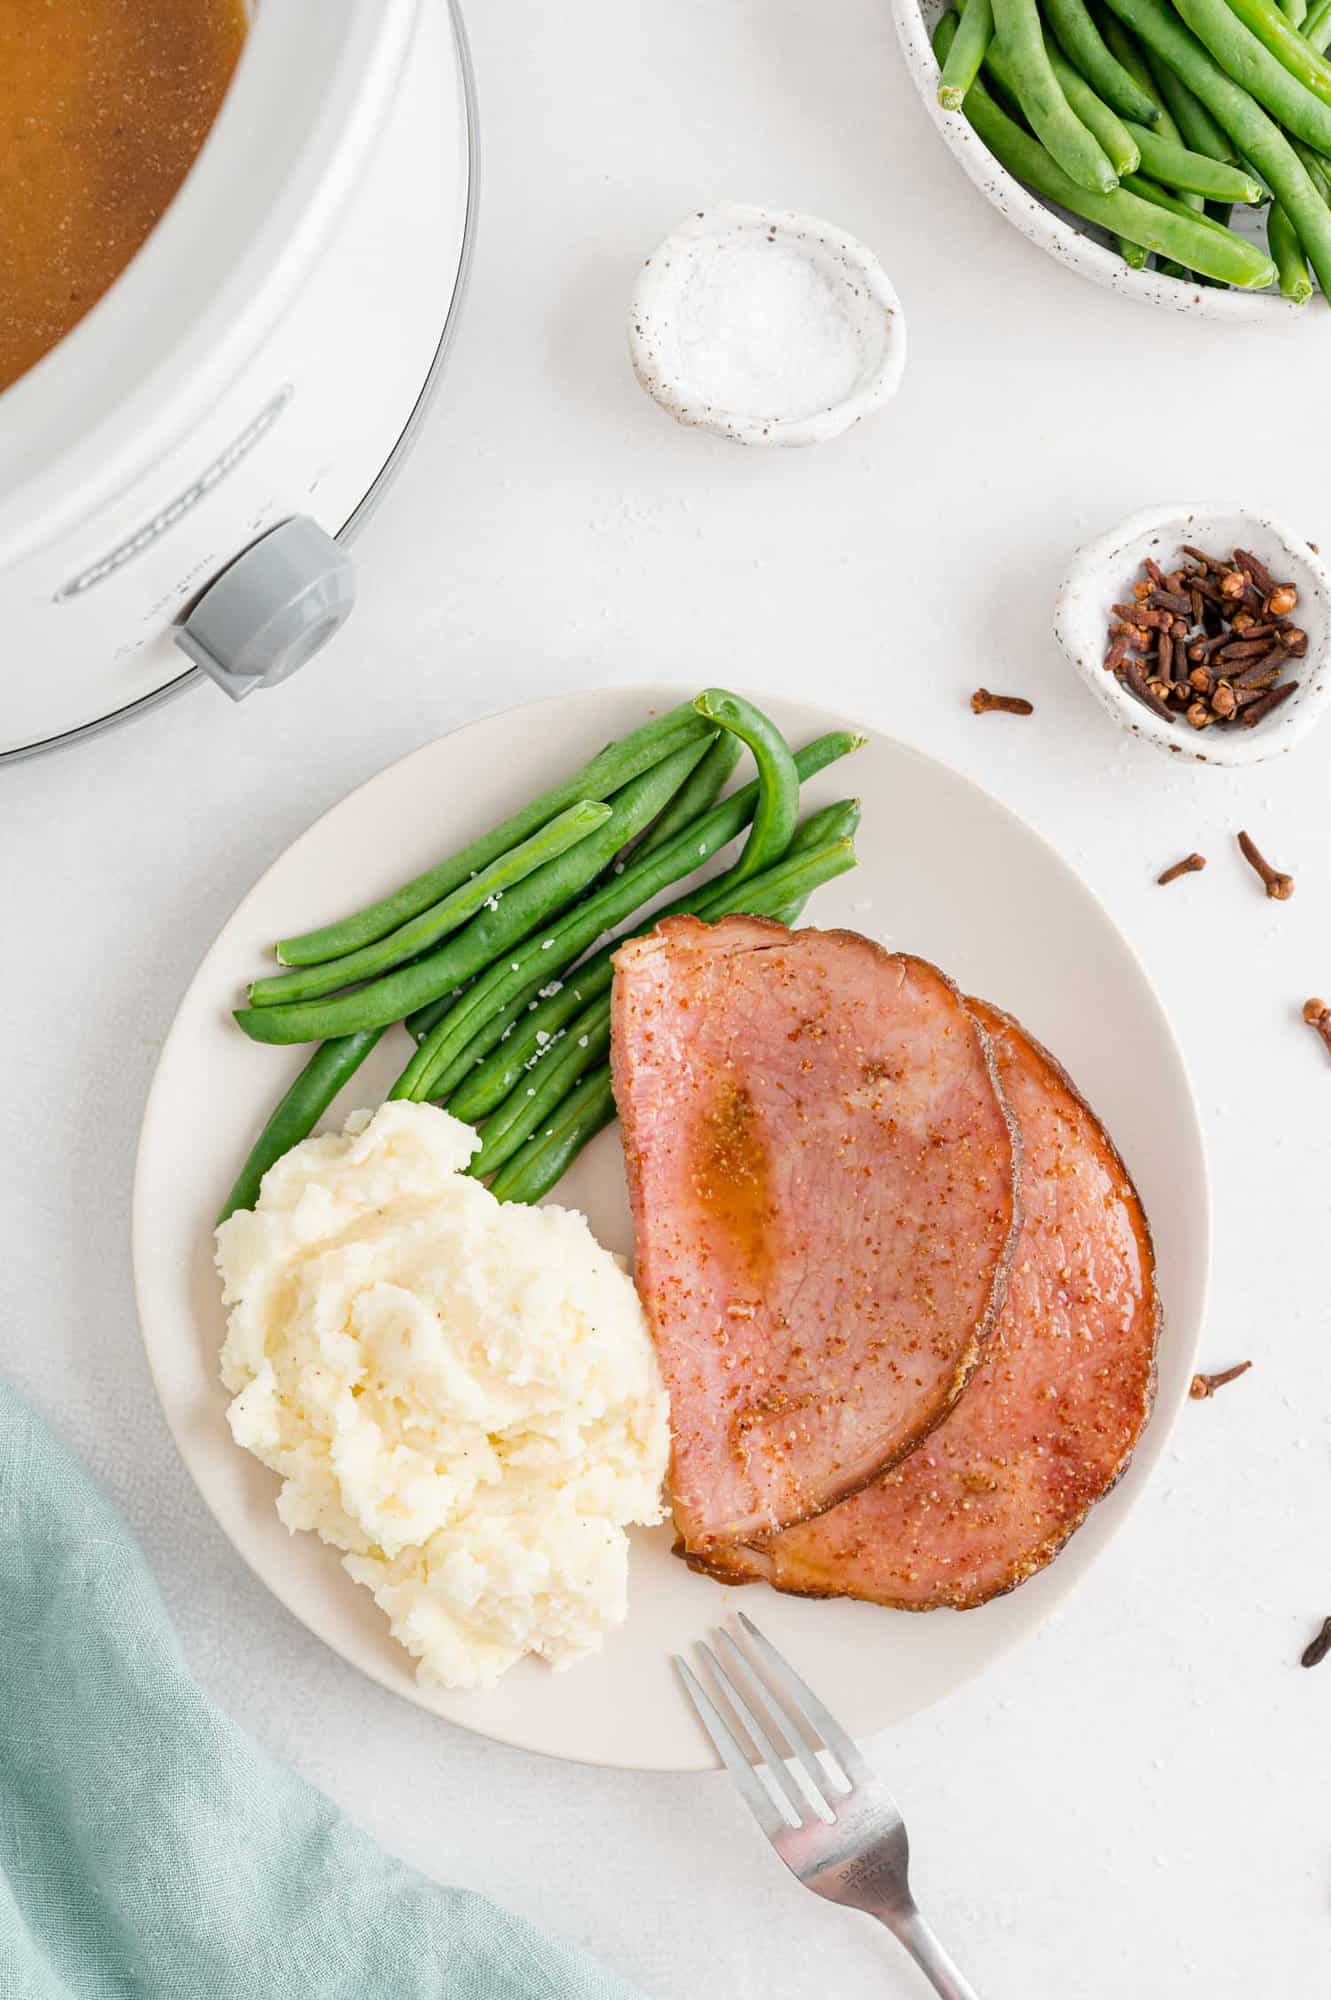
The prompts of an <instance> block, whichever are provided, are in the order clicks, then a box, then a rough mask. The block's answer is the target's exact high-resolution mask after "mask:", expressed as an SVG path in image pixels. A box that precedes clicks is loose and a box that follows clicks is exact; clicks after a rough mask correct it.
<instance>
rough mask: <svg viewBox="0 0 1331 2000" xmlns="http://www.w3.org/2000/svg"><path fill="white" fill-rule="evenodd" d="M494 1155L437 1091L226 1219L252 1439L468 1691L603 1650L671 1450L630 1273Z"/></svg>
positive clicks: (306, 1147) (238, 1393)
mask: <svg viewBox="0 0 1331 2000" xmlns="http://www.w3.org/2000/svg"><path fill="white" fill-rule="evenodd" d="M478 1143H479V1141H478V1140H477V1137H476V1134H475V1133H474V1132H473V1131H472V1130H471V1129H470V1127H469V1126H466V1125H463V1124H460V1123H459V1121H458V1120H457V1119H456V1118H452V1117H450V1116H449V1115H448V1113H447V1112H445V1111H439V1110H436V1109H435V1108H434V1107H432V1106H430V1105H423V1104H396V1103H395V1104H386V1105H385V1106H384V1107H383V1108H382V1110H380V1111H377V1112H375V1113H374V1114H373V1115H371V1114H370V1113H369V1112H366V1111H358V1112H355V1113H353V1114H352V1116H351V1117H350V1118H349V1119H348V1120H347V1124H346V1129H345V1131H344V1132H343V1133H341V1134H329V1135H327V1136H324V1137H319V1138H315V1139H307V1140H306V1141H305V1142H304V1144H303V1145H300V1146H297V1147H295V1148H294V1149H293V1150H292V1151H291V1152H290V1153H288V1154H287V1155H286V1157H285V1158H284V1159H282V1160H279V1161H278V1163H277V1165H276V1166H274V1167H273V1168H272V1169H271V1170H270V1172H269V1173H268V1174H267V1176H266V1177H265V1179H264V1183H263V1191H262V1194H261V1195H260V1198H259V1204H258V1207H257V1208H256V1209H255V1210H253V1211H252V1212H249V1211H246V1212H242V1213H239V1214H237V1215H234V1216H232V1217H231V1219H230V1220H229V1221H228V1222H225V1223H223V1225H222V1227H221V1228H220V1229H219V1230H218V1232H217V1263H218V1269H219V1270H220V1272H221V1274H222V1281H223V1285H224V1288H225V1297H226V1302H227V1304H228V1305H229V1306H230V1307H231V1317H230V1323H229V1326H228V1329H227V1337H226V1344H225V1346H224V1347H223V1349H222V1380H223V1382H224V1383H225V1384H226V1386H227V1388H228V1389H229V1390H230V1391H231V1392H232V1394H233V1396H234V1399H235V1400H234V1401H233V1402H232V1404H231V1407H230V1411H229V1417H230V1422H231V1429H232V1431H233V1433H234V1435H235V1437H236V1440H237V1442H238V1443H240V1444H243V1445H245V1446H246V1447H247V1449H248V1450H250V1451H252V1452H254V1453H255V1455H256V1456H257V1457H259V1458H261V1459H262V1460H263V1462H264V1464H265V1465H267V1466H271V1468H272V1469H273V1471H274V1472H276V1473H278V1474H280V1476H281V1479H282V1491H281V1493H280V1495H279V1497H278V1502H277V1511H278V1514H279V1515H280V1517H281V1519H282V1520H283V1521H284V1522H285V1523H286V1525H287V1527H288V1528H290V1529H292V1530H295V1529H297V1528H312V1529H313V1530H314V1531H315V1532H316V1533H317V1534H319V1535H321V1536H322V1537H323V1539H324V1540H325V1541H327V1542H331V1543H332V1544H333V1545H334V1546H335V1547H336V1548H339V1549H343V1550H345V1551H346V1555H345V1557H344V1561H345V1565H346V1567H347V1569H348V1570H349V1571H350V1572H351V1574H352V1576H354V1577H355V1578H356V1579H357V1581H358V1582H361V1583H363V1584H365V1585H367V1586H368V1588H369V1589H370V1590H372V1591H373V1593H374V1596H375V1599H376V1601H377V1602H378V1604H379V1605H380V1606H381V1608H382V1609H383V1610H384V1611H385V1612H386V1613H387V1616H388V1618H389V1621H390V1623H391V1625H392V1628H393V1632H394V1634H395V1635H396V1637H397V1638H398V1639H399V1640H400V1641H401V1642H402V1644H403V1645H404V1646H405V1647H406V1648H407V1650H408V1651H409V1652H410V1653H412V1654H414V1655H415V1657H416V1658H417V1659H418V1660H419V1662H420V1667H419V1672H420V1674H421V1676H422V1678H428V1679H433V1680H436V1681H440V1682H442V1683H443V1684H444V1686H446V1687H452V1688H471V1687H484V1686H488V1685H490V1684H492V1683H493V1682H494V1681H496V1680H497V1679H498V1678H499V1676H500V1675H501V1674H502V1673H503V1672H504V1671H505V1669H506V1668H508V1667H510V1666H512V1665H513V1663H514V1661H515V1660H518V1659H520V1658H521V1657H522V1655H523V1654H524V1653H538V1654H540V1655H541V1656H542V1657H543V1658H545V1659H547V1660H549V1661H550V1662H551V1663H552V1664H553V1665H554V1666H556V1667H563V1666H567V1665H569V1663H570V1662H572V1661H574V1660H576V1659H578V1658H579V1657H581V1655H583V1654H584V1653H588V1652H592V1651H594V1650H595V1649H596V1648H597V1647H598V1646H599V1645H600V1643H601V1639H602V1636H603V1634H604V1633H605V1632H606V1630H607V1629H608V1628H609V1627H610V1626H612V1625H615V1624H617V1623H618V1622H619V1621H620V1620H621V1619H622V1618H623V1617H624V1614H625V1611H626V1609H627V1582H628V1539H627V1536H626V1534H625V1532H624V1531H625V1528H626V1526H627V1525H628V1524H629V1523H630V1522H634V1521H641V1522H654V1521H657V1520H659V1519H660V1518H661V1504H660V1495H661V1482H662V1478H663V1476H664V1472H665V1463H666V1452H667V1426H666V1403H665V1395H664V1392H663V1390H662V1387H661V1382H660V1377H659V1375H658V1373H657V1367H656V1358H655V1355H654V1353H653V1351H652V1347H651V1342H650V1339H649V1336H648V1332H647V1326H646V1322H645V1320H644V1318H643V1314H642V1308H641V1307H640V1305H639V1304H638V1298H637V1294H636V1293H635V1291H634V1289H633V1285H632V1282H631V1280H630V1279H629V1278H628V1277H627V1275H626V1274H625V1272H624V1271H623V1269H622V1268H621V1267H620V1265H619V1264H618V1262H617V1261H616V1260H615V1259H614V1258H613V1257H612V1256H611V1255H610V1253H609V1252H608V1251H606V1250H603V1249H602V1248H601V1246H600V1245H599V1244H598V1243H597V1242H596V1240H595V1238H594V1237H593V1236H592V1233H591V1231H590V1230H589V1228H588V1227H587V1224H586V1221H585V1220H584V1218H583V1217H582V1216H580V1215H576V1214H573V1213H572V1212H570V1211H568V1210H566V1209H560V1208H523V1207H520V1206H516V1205H504V1204H501V1203H500V1202H498V1201H496V1200H495V1198H494V1196H493V1195H491V1194H490V1193H489V1192H488V1190H487V1189H486V1188H484V1187H482V1186H481V1184H480V1182H479V1181H475V1180H472V1179H470V1178H468V1176H467V1175H465V1174H464V1173H463V1172H462V1169H463V1168H464V1167H465V1166H466V1163H467V1161H468V1159H469V1158H470V1157H471V1154H472V1152H473V1151H474V1150H475V1147H476V1146H477V1144H478Z"/></svg>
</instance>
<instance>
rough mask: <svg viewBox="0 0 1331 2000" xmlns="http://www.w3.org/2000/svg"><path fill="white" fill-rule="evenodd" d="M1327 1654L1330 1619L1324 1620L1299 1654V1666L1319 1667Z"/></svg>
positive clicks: (1329, 1642)
mask: <svg viewBox="0 0 1331 2000" xmlns="http://www.w3.org/2000/svg"><path fill="white" fill-rule="evenodd" d="M1328 1653H1331V1618H1324V1619H1323V1620H1322V1623H1321V1626H1320V1628H1319V1630H1318V1631H1317V1633H1316V1635H1315V1636H1314V1637H1313V1638H1311V1639H1310V1640H1309V1641H1308V1643H1307V1645H1306V1646H1305V1647H1304V1649H1303V1651H1302V1652H1301V1653H1300V1654H1299V1665H1300V1666H1301V1667H1320V1666H1321V1664H1322V1662H1323V1660H1324V1659H1325V1658H1326V1656H1327V1654H1328Z"/></svg>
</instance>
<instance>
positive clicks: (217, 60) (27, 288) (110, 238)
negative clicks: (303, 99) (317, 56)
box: [0, 0, 246, 390]
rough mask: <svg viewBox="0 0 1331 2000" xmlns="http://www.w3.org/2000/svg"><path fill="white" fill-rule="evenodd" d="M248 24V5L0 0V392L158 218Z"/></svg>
mask: <svg viewBox="0 0 1331 2000" xmlns="http://www.w3.org/2000/svg"><path fill="white" fill-rule="evenodd" d="M245 27H246V12H245V7H244V4H243V0H0V390H4V389H6V388H8V386H9V384H10V383H11V382H13V381H15V380H16V379H17V377H18V376H20V375H22V374H23V372H24V371H25V369H28V368H31V366H32V364H33V362H34V361H39V360H40V359H41V357H42V355H43V354H45V353H46V351H47V349H48V348H51V347H54V346H55V344H56V342H57V341H58V340H60V339H61V338H62V336H63V335H64V334H66V333H68V332H69V329H70V328H71V327H72V326H73V325H74V324H75V322H76V321H78V320H80V319H82V317H83V315H84V313H86V312H87V310H88V308H89V307H90V306H93V305H95V304H96V302H97V300H98V299H99V298H100V297H101V295H102V293H103V292H104V291H105V290H106V289H107V287H108V285H110V284H111V283H112V282H113V281H114V280H115V279H116V278H117V277H119V275H120V273H121V271H122V270H123V269H124V268H125V265H126V264H127V263H128V262H129V260H130V258H131V257H132V256H133V255H134V252H135V251H136V250H137V249H138V248H139V246H140V244H141V243H142V242H143V241H144V238H145V237H146V236H147V235H148V233H149V231H150V230H151V229H152V228H153V225H154V224H155V223H156V222H157V221H158V220H159V219H160V217H161V216H162V214H163V212H164V210H165V209H166V207H167V204H168V203H169V202H170V200H171V197H172V195H173V194H174V193H175V191H176V189H177V188H178V187H179V186H180V183H181V181H182V180H183V179H184V177H185V174H186V173H187V171H188V170H189V167H190V165H191V163H192V162H193V160H194V156H195V154H196V153H197V152H198V150H199V148H200V146H201V145H202V144H203V142H204V140H205V138H206V137H207V136H208V128H209V126H210V125H211V124H212V122H213V120H214V118H215V117H216V116H217V111H218V107H219V105H220V104H221V102H222V97H223V94H224V92H225V90H226V87H227V84H228V83H229V82H230V80H231V72H232V70H233V69H234V68H235V65H236V58H237V57H238V55H239V54H240V49H241V44H242V43H243V41H244V39H245Z"/></svg>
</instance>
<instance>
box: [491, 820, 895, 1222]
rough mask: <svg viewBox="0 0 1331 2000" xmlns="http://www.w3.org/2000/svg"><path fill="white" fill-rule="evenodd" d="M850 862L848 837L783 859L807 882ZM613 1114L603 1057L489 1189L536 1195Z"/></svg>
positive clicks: (515, 1196) (507, 1195)
mask: <svg viewBox="0 0 1331 2000" xmlns="http://www.w3.org/2000/svg"><path fill="white" fill-rule="evenodd" d="M854 865H855V849H854V844H853V842H851V841H850V840H842V841H835V842H831V843H829V844H828V845H827V846H825V847H820V848H816V849H812V850H810V851H809V852H808V853H806V854H804V855H802V856H801V857H799V858H798V860H797V861H795V862H793V863H790V864H787V866H788V867H789V868H790V869H791V870H792V872H794V871H796V870H802V872H803V873H804V876H805V879H806V880H807V881H808V882H809V883H810V884H811V885H812V886H817V884H818V883H821V882H826V881H830V880H831V879H832V877H833V876H834V875H840V874H844V872H845V871H846V870H847V869H848V868H853V867H854ZM750 886H752V884H750ZM598 1005H599V1006H600V1007H602V1008H603V1009H604V1010H605V1011H606V1014H607V1016H608V1010H609V1001H608V1000H606V1001H602V1002H599V1003H598ZM614 1115H615V1099H614V1092H613V1089H612V1087H611V1080H610V1066H609V1064H608V1063H606V1062H604V1061H602V1062H601V1063H599V1064H598V1066H597V1067H596V1068H595V1069H593V1070H592V1071H591V1072H590V1073H589V1074H587V1075H585V1076H584V1077H583V1078H582V1079H581V1081H580V1082H579V1083H577V1084H576V1085H575V1087H574V1089H573V1090H572V1092H571V1093H570V1094H569V1095H568V1096H567V1097H565V1098H564V1099H563V1101H562V1103H560V1104H558V1105H555V1106H553V1107H552V1108H551V1109H550V1110H549V1111H548V1112H547V1114H546V1119H545V1122H544V1124H543V1126H542V1128H541V1130H540V1132H539V1133H538V1134H537V1135H536V1136H535V1137H534V1138H531V1139H529V1140H528V1141H527V1143H526V1144H525V1146H524V1147H523V1148H522V1150H521V1151H519V1152H517V1153H515V1154H514V1155H513V1156H512V1157H511V1158H509V1159H508V1160H507V1161H506V1162H505V1164H504V1165H503V1166H502V1167H501V1168H500V1169H499V1171H498V1173H497V1174H496V1175H495V1177H494V1179H493V1180H492V1181H491V1183H490V1191H491V1193H492V1194H495V1195H497V1196H498V1197H499V1199H500V1200H501V1201H522V1202H533V1201H539V1200H540V1199H541V1196H542V1195H544V1194H548V1193H549V1191H550V1189H551V1188H552V1187H554V1186H555V1184H556V1183H557V1182H558V1181H559V1180H560V1178H561V1177H562V1176H563V1175H564V1174H565V1173H566V1172H567V1171H568V1169H569V1167H570V1166H571V1165H572V1163H573V1161H574V1160H575V1159H576V1158H577V1156H578V1154H579V1153H580V1152H581V1151H582V1149H583V1147H584V1146H586V1145H587V1143H588V1141H589V1140H591V1139H593V1138H595V1136H596V1134H597V1133H598V1132H600V1131H601V1130H603V1128H604V1127H605V1126H606V1125H608V1124H609V1123H610V1122H611V1120H612V1119H613V1117H614Z"/></svg>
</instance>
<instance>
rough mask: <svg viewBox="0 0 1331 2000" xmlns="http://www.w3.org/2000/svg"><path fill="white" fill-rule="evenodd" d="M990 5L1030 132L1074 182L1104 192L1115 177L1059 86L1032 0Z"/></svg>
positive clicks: (1115, 181)
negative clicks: (1033, 133) (1032, 132)
mask: <svg viewBox="0 0 1331 2000" xmlns="http://www.w3.org/2000/svg"><path fill="white" fill-rule="evenodd" d="M992 5H993V9H994V26H995V29H996V30H997V40H998V46H999V47H1000V48H1001V50H1002V51H1003V54H1004V56H1005V57H1006V58H1007V60H1008V63H1009V65H1010V67H1011V70H1012V75H1013V79H1014V82H1015V84H1016V88H1017V98H1018V101H1019V102H1020V104H1021V108H1022V111H1023V112H1024V114H1025V116H1026V118H1027V120H1028V122H1029V124H1030V126H1031V129H1032V131H1034V132H1035V133H1036V135H1037V136H1038V138H1039V139H1040V140H1041V142H1042V143H1043V145H1044V148H1045V150H1046V152H1048V153H1049V154H1050V156H1051V157H1052V159H1053V160H1054V162H1055V164H1056V165H1057V166H1059V167H1060V168H1061V169H1062V171H1063V172H1064V173H1065V174H1066V175H1067V177H1068V179H1069V180H1070V181H1071V182H1072V184H1073V186H1074V187H1078V188H1085V189H1086V190H1087V191H1088V192H1090V193H1092V194H1101V195H1103V194H1108V193H1109V192H1110V190H1111V189H1112V188H1114V187H1116V186H1117V185H1118V176H1117V174H1115V172H1114V169H1113V167H1112V166H1111V165H1110V163H1109V160H1108V158H1107V157H1106V155H1105V151H1104V148H1103V147H1102V146H1101V144H1100V142H1099V140H1098V139H1096V138H1095V137H1094V136H1093V134H1092V133H1090V132H1088V131H1087V129H1086V127H1085V126H1084V125H1083V124H1082V122H1081V120H1080V118H1078V116H1077V114H1076V112H1075V111H1073V110H1072V108H1071V107H1070V105H1069V104H1068V101H1067V98H1066V97H1064V95H1063V92H1062V91H1061V90H1060V89H1059V85H1058V78H1057V77H1056V76H1055V75H1054V72H1053V69H1052V68H1051V67H1050V62H1049V54H1048V51H1047V50H1046V48H1045V44H1044V34H1043V32H1042V30H1041V27H1040V16H1039V13H1038V12H1037V10H1036V5H1035V0H992ZM964 108H965V107H964V106H963V109H964Z"/></svg>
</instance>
